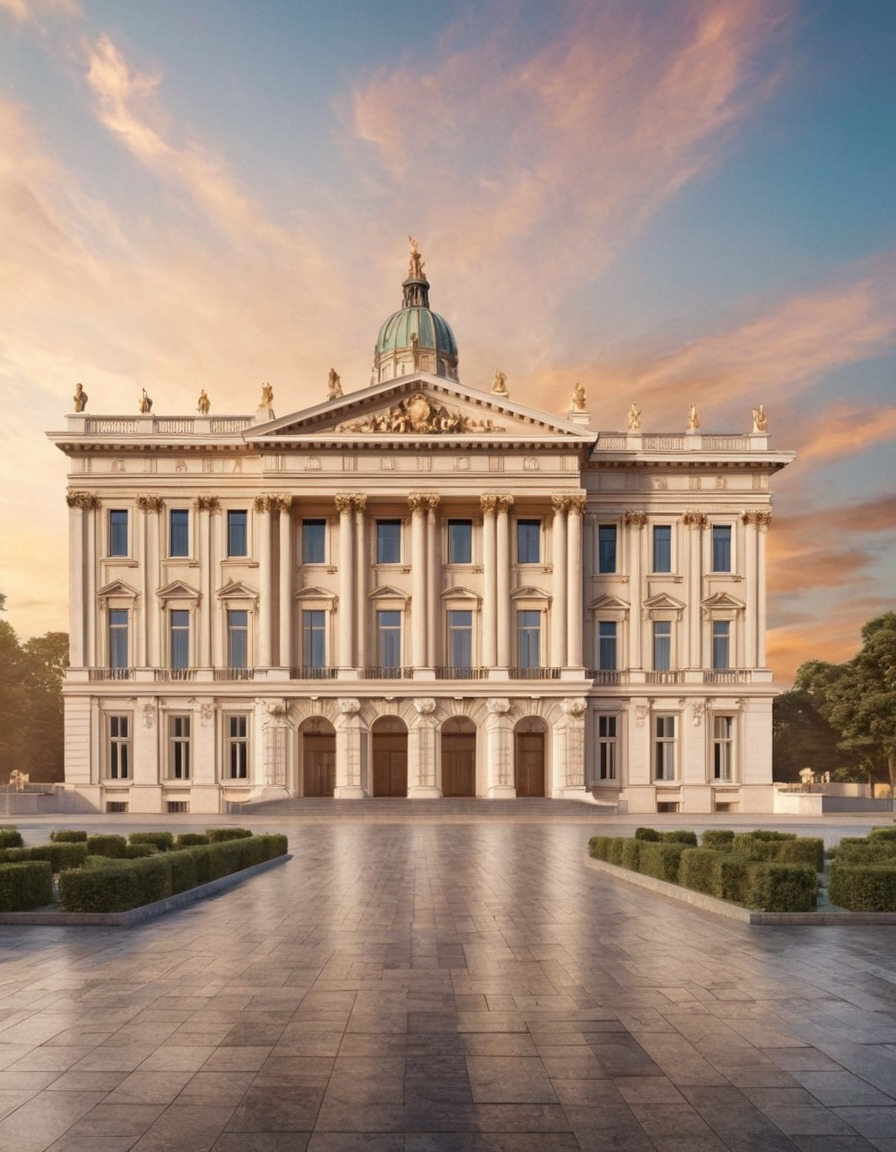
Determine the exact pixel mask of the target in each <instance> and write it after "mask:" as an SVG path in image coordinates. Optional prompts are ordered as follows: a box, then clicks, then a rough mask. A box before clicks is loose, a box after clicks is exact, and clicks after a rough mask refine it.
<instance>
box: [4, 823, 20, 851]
mask: <svg viewBox="0 0 896 1152" xmlns="http://www.w3.org/2000/svg"><path fill="white" fill-rule="evenodd" d="M24 843H25V841H24V840H23V839H22V833H21V832H20V831H19V830H18V828H13V827H12V826H11V825H9V824H0V848H21V847H22V845H23V844H24Z"/></svg>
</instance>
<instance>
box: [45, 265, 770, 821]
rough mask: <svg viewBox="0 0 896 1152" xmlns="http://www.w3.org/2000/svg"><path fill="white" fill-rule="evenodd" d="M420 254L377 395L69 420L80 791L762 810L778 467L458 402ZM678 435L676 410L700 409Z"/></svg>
mask: <svg viewBox="0 0 896 1152" xmlns="http://www.w3.org/2000/svg"><path fill="white" fill-rule="evenodd" d="M428 293H429V284H428V281H427V278H426V276H425V273H424V271H423V266H422V263H421V261H420V259H419V254H418V253H417V251H416V248H414V250H413V251H412V254H411V264H410V268H409V271H408V277H407V279H406V280H405V281H404V284H403V301H402V307H401V308H400V309H399V310H398V311H397V312H396V313H394V315H392V316H390V317H389V319H388V320H387V321H386V323H385V324H384V325H383V326H382V329H381V330H380V334H379V339H378V341H377V345H376V352H375V361H374V370H373V377H372V382H371V384H370V385H369V386H367V387H364V388H361V389H359V390H357V391H352V392H346V393H343V389H342V384H341V381H340V379H339V377H338V376H337V375H336V373H335V372H331V374H330V381H329V385H328V387H327V388H326V390H325V389H323V388H322V392H324V391H326V393H327V395H326V399H325V400H323V402H322V403H320V404H317V405H316V406H314V407H312V408H309V409H305V410H303V411H298V412H292V413H290V414H289V415H286V416H282V417H277V416H275V412H274V397H273V389H271V388H270V387H269V386H267V385H265V386H263V388H262V398H261V405H260V407H259V408H258V410H257V411H256V412H255V413H254V414H252V415H246V416H235V415H223V414H219V413H217V412H215V411H214V410H212V408H211V403H210V401H209V398H208V397H207V396H206V394H205V392H203V393H202V394H201V396H200V402H199V408H198V412H197V414H194V415H167V416H162V415H157V414H155V413H153V412H152V411H151V402H150V401H149V399H148V397H146V396H145V394H144V399H143V401H142V402H141V404H140V409H141V410H140V411H139V412H138V413H137V414H135V415H93V414H92V413H89V412H88V411H87V410H86V397H85V395H84V393H83V391H82V390H81V389H80V387H79V389H78V394H77V395H76V405H75V406H76V409H77V410H76V411H75V412H73V413H71V414H69V415H68V417H67V428H66V429H65V431H63V432H54V433H51V434H50V438H51V440H52V441H53V442H54V443H55V444H56V445H57V446H58V447H59V448H60V449H61V450H62V451H63V452H65V453H66V455H67V456H68V458H69V460H70V472H69V483H68V495H67V500H68V505H69V515H70V584H71V622H70V629H71V668H70V670H69V672H68V674H67V678H66V684H65V716H66V783H67V785H68V786H70V787H71V788H72V789H73V790H75V791H76V792H77V795H78V797H79V798H80V801H81V803H83V804H85V805H89V806H91V807H93V808H95V809H97V810H100V811H129V812H146V813H151V812H154V813H157V812H182V811H189V812H205V813H217V812H221V811H224V810H226V809H227V807H228V806H229V805H230V804H231V803H234V802H240V801H250V800H253V799H261V798H265V799H269V798H275V797H278V796H282V797H286V796H328V795H332V796H335V797H337V798H346V797H350V798H361V797H370V798H376V797H378V796H407V797H409V798H414V797H441V796H471V797H472V796H477V797H483V798H509V797H523V796H550V797H576V798H580V799H585V800H589V801H597V802H599V803H604V804H607V805H612V806H613V807H615V808H617V809H618V810H621V811H626V810H627V811H629V812H644V813H648V812H656V811H681V812H691V813H708V812H714V811H764V810H770V809H771V805H772V789H771V705H772V697H773V695H774V692H775V688H774V685H773V682H772V673H771V672H770V671H769V669H768V668H767V667H766V659H765V629H766V607H765V543H766V532H767V529H768V526H769V519H770V495H769V481H770V478H771V476H772V474H773V473H774V472H775V471H777V470H778V469H779V468H781V467H783V466H784V465H785V464H787V463H788V462H789V460H790V459H791V458H792V454H791V453H788V452H776V451H773V450H771V448H770V444H769V436H768V432H767V427H766V421H765V414H764V412H763V411H762V409H761V408H759V409H758V410H757V411H756V412H754V414H753V429H752V431H750V432H747V433H745V434H736V435H735V434H726V435H715V434H712V435H707V434H705V433H703V432H702V431H701V430H700V420H699V416H698V415H697V412H696V409H695V408H694V407H692V408H691V410H690V412H689V413H688V414H687V419H686V420H685V419H683V420H682V424H683V425H686V428H685V429H684V430H683V431H680V432H668V433H661V434H660V433H653V432H646V431H642V429H641V413H640V411H639V409H638V407H637V405H632V409H631V412H630V414H629V420H628V424H629V427H628V429H627V430H626V431H624V432H620V431H616V432H602V431H596V430H594V428H593V426H592V422H591V417H590V414H589V412H588V411H587V402H586V398H585V394H584V389H582V388H581V387H577V388H576V391H575V393H574V394H573V397H572V400H571V401H569V402H568V404H565V405H564V408H566V413H565V416H563V417H562V418H558V417H556V416H553V415H550V414H547V413H544V412H540V411H536V410H533V409H531V408H528V407H526V406H524V405H521V404H517V403H515V402H514V401H513V400H512V399H511V397H510V389H509V388H508V384H507V381H506V378H505V377H504V375H503V374H502V373H500V372H499V373H497V374H496V376H495V380H494V382H493V383H492V384H491V385H488V384H487V385H486V386H485V387H484V388H476V387H470V386H469V385H466V384H463V383H461V382H460V380H459V376H458V370H457V365H458V358H457V347H456V344H455V340H454V336H453V333H452V331H451V328H450V327H449V325H448V324H447V323H446V322H445V320H444V319H442V317H440V316H439V315H438V314H437V313H435V312H433V311H432V310H431V309H430V307H429V299H428ZM683 416H684V414H683Z"/></svg>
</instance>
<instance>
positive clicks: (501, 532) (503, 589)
mask: <svg viewBox="0 0 896 1152" xmlns="http://www.w3.org/2000/svg"><path fill="white" fill-rule="evenodd" d="M512 503H513V497H512V496H502V497H499V498H498V517H497V521H498V522H497V526H496V532H495V536H496V540H495V560H496V565H495V567H496V570H497V571H496V585H495V588H496V592H497V608H498V612H497V615H498V626H497V665H498V667H499V668H507V667H508V666H509V665H510V515H509V509H510V506H511V504H512Z"/></svg>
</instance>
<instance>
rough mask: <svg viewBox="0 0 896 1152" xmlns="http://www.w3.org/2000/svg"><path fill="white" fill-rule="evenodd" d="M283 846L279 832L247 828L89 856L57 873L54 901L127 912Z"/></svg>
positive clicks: (74, 908) (71, 908) (72, 907)
mask: <svg viewBox="0 0 896 1152" xmlns="http://www.w3.org/2000/svg"><path fill="white" fill-rule="evenodd" d="M228 831H229V830H228ZM146 847H150V846H148V845H146ZM286 850H287V840H286V837H285V836H279V835H269V836H253V835H252V834H251V833H250V834H249V835H248V836H240V837H237V838H233V839H226V838H222V839H221V840H220V841H219V842H217V843H210V844H207V845H201V844H200V845H196V846H194V847H189V848H181V849H175V850H173V851H167V852H153V854H152V855H151V856H146V857H144V858H142V859H133V860H124V859H121V858H109V857H106V858H102V857H96V856H91V857H89V858H88V860H87V867H86V868H83V869H79V870H77V871H70V872H65V873H63V874H62V875H61V876H60V878H59V903H60V906H61V907H62V908H63V909H64V910H65V911H66V912H127V911H129V910H130V909H131V908H139V907H140V906H141V905H143V904H152V903H154V902H155V901H157V900H164V899H165V898H166V897H168V896H171V895H175V894H176V893H178V892H185V891H187V890H188V889H190V888H195V887H196V885H197V884H206V883H208V882H209V881H211V880H217V879H218V878H220V877H222V876H229V875H230V874H231V873H233V872H239V871H241V870H242V869H243V868H250V867H252V865H254V864H261V863H263V862H264V861H266V860H273V859H274V858H275V857H277V856H283V855H285V854H286ZM150 851H152V848H151V847H150Z"/></svg>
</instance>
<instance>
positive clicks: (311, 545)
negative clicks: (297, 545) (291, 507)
mask: <svg viewBox="0 0 896 1152" xmlns="http://www.w3.org/2000/svg"><path fill="white" fill-rule="evenodd" d="M326 549H327V522H326V520H303V521H302V563H303V564H324V563H326V558H327V552H326Z"/></svg>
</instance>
